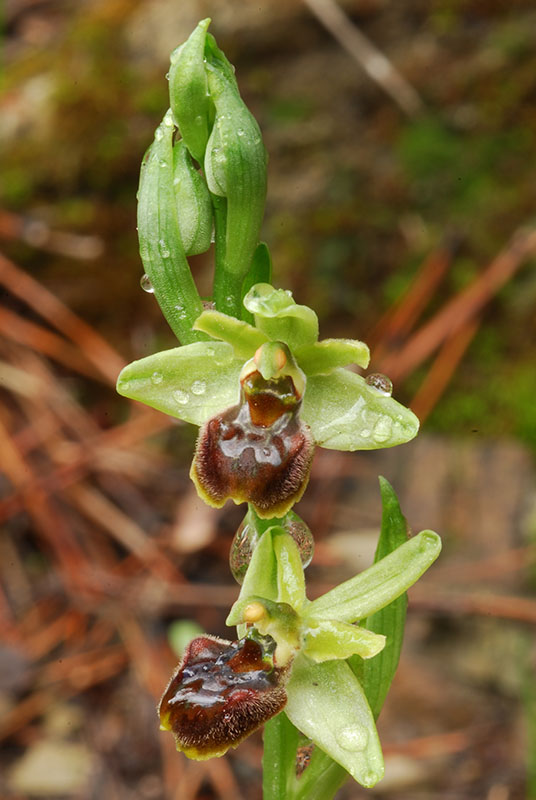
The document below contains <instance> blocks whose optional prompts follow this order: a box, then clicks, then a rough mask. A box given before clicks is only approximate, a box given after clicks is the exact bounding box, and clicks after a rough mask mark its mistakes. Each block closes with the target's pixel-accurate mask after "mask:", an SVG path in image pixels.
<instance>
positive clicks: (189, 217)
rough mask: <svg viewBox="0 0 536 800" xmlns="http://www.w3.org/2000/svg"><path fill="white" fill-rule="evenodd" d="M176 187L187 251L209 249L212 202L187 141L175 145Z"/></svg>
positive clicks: (180, 223) (174, 185)
mask: <svg viewBox="0 0 536 800" xmlns="http://www.w3.org/2000/svg"><path fill="white" fill-rule="evenodd" d="M173 188H174V190H175V200H176V204H177V220H178V223H179V232H180V237H181V240H182V244H183V247H184V251H185V253H186V255H187V256H192V255H197V254H198V253H205V252H206V251H207V250H208V249H209V247H210V244H211V239H212V228H213V219H212V203H211V201H210V193H209V191H208V188H207V185H206V183H205V181H204V180H203V178H202V177H201V175H200V174H199V172H198V171H197V170H196V168H195V167H194V165H193V162H192V159H191V156H190V153H189V152H188V149H187V148H186V145H185V144H184V141H180V142H177V144H176V145H175V146H174V147H173Z"/></svg>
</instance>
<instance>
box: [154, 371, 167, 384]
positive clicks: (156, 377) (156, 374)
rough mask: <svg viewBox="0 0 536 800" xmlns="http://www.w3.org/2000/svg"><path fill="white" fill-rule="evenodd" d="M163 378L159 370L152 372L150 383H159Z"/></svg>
mask: <svg viewBox="0 0 536 800" xmlns="http://www.w3.org/2000/svg"><path fill="white" fill-rule="evenodd" d="M163 380H164V376H163V375H162V373H161V372H153V374H152V375H151V383H154V384H156V385H158V384H159V383H162V381H163Z"/></svg>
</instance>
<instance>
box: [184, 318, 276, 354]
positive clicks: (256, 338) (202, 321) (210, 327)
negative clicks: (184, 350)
mask: <svg viewBox="0 0 536 800" xmlns="http://www.w3.org/2000/svg"><path fill="white" fill-rule="evenodd" d="M194 330H196V331H204V332H205V333H208V335H209V336H212V338H213V339H221V340H222V341H224V342H228V343H229V344H230V345H232V347H233V350H234V353H235V356H236V357H237V358H242V359H244V360H245V359H249V358H251V357H252V356H253V354H254V353H255V351H256V350H257V348H258V347H260V346H261V344H264V343H265V342H267V341H268V337H267V336H266V334H265V333H263V332H262V331H260V330H259V329H258V328H254V327H253V325H250V324H249V323H248V322H243V321H242V320H239V319H236V317H230V316H228V315H227V314H223V313H222V312H221V311H203V313H202V314H200V315H199V317H198V318H197V319H196V321H195V324H194Z"/></svg>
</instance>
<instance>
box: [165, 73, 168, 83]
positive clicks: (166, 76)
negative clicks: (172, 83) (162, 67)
mask: <svg viewBox="0 0 536 800" xmlns="http://www.w3.org/2000/svg"><path fill="white" fill-rule="evenodd" d="M165 78H166V81H169V72H166V75H165Z"/></svg>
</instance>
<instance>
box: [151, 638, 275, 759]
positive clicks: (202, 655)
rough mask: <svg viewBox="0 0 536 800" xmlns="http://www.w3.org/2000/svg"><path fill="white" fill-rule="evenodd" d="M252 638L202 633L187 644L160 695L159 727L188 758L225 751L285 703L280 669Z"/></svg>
mask: <svg viewBox="0 0 536 800" xmlns="http://www.w3.org/2000/svg"><path fill="white" fill-rule="evenodd" d="M264 655H265V654H264V652H263V649H262V647H261V645H260V644H258V642H255V641H253V640H251V639H242V640H241V641H238V642H227V641H224V640H222V639H216V638H212V637H209V636H200V637H198V638H197V639H194V640H193V641H192V642H190V644H189V645H188V647H187V649H186V651H185V654H184V658H183V660H182V662H181V664H180V665H179V667H178V669H177V671H176V673H175V674H174V675H173V677H172V679H171V681H170V683H169V686H168V687H167V689H166V691H165V693H164V696H163V697H162V700H161V701H160V706H159V714H160V719H161V722H162V726H163V727H164V728H166V729H168V730H171V731H172V732H173V734H174V735H175V741H176V744H177V750H181V751H182V752H184V753H185V754H186V755H187V756H188V757H189V758H195V759H206V758H212V757H213V756H220V755H223V754H224V753H225V752H226V751H227V750H228V749H229V747H236V745H237V744H239V743H240V742H241V741H242V739H244V738H245V737H246V736H248V735H249V734H250V733H252V732H253V731H254V730H256V729H257V728H258V727H259V726H260V725H262V724H263V723H264V722H266V721H267V720H268V719H270V718H271V717H273V716H274V715H275V714H277V713H278V712H279V711H281V709H282V708H283V706H284V705H285V703H286V700H287V697H286V693H285V690H284V689H283V687H282V686H281V685H280V684H281V682H282V678H283V675H284V671H283V670H280V669H277V668H275V667H273V666H272V664H271V663H270V662H269V661H266V660H265V659H264Z"/></svg>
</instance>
